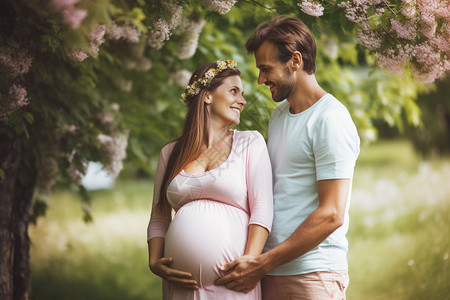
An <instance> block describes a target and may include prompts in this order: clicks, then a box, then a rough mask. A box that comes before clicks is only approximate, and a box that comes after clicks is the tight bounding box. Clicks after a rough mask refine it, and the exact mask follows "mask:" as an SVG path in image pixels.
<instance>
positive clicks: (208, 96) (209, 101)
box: [204, 91, 212, 104]
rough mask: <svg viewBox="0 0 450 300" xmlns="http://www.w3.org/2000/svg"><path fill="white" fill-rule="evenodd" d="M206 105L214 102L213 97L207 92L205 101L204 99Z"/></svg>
mask: <svg viewBox="0 0 450 300" xmlns="http://www.w3.org/2000/svg"><path fill="white" fill-rule="evenodd" d="M204 101H205V103H206V104H211V102H212V95H211V93H210V92H208V91H206V92H205V99H204Z"/></svg>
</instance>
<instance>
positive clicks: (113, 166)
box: [97, 134, 128, 177]
mask: <svg viewBox="0 0 450 300" xmlns="http://www.w3.org/2000/svg"><path fill="white" fill-rule="evenodd" d="M97 139H98V140H99V142H100V145H101V148H102V150H103V151H104V153H105V155H106V158H107V159H108V163H107V164H106V166H105V169H106V171H108V172H109V173H110V174H111V175H113V176H114V177H116V176H117V175H119V173H120V171H121V170H122V168H123V165H122V160H124V159H125V158H126V156H127V152H126V149H127V144H128V137H127V135H126V134H114V135H112V136H109V135H104V134H99V135H98V136H97Z"/></svg>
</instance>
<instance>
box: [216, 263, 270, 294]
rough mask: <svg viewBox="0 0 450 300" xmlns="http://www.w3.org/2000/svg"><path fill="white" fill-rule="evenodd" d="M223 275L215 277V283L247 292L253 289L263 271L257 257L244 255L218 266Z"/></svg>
mask: <svg viewBox="0 0 450 300" xmlns="http://www.w3.org/2000/svg"><path fill="white" fill-rule="evenodd" d="M220 270H221V271H223V272H224V274H225V275H224V276H223V277H221V278H219V279H217V280H216V281H215V282H214V284H215V285H223V286H225V287H226V288H227V289H230V290H235V291H237V292H243V293H248V292H250V291H251V290H253V289H254V288H255V287H256V286H257V285H258V283H259V282H260V280H261V278H262V277H263V276H264V274H265V272H264V270H263V269H262V268H261V265H260V263H259V262H258V260H257V257H255V256H253V255H244V256H241V257H239V258H236V259H235V260H233V261H232V262H229V263H227V264H225V265H224V266H223V267H221V268H220Z"/></svg>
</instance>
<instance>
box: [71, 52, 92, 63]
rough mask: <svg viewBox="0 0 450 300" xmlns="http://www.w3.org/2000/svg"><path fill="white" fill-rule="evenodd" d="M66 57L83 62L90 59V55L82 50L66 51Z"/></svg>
mask: <svg viewBox="0 0 450 300" xmlns="http://www.w3.org/2000/svg"><path fill="white" fill-rule="evenodd" d="M66 55H67V56H68V57H70V58H71V59H73V60H76V61H80V62H81V61H83V60H85V59H86V58H88V57H89V55H88V54H87V53H86V52H84V51H83V50H80V49H66Z"/></svg>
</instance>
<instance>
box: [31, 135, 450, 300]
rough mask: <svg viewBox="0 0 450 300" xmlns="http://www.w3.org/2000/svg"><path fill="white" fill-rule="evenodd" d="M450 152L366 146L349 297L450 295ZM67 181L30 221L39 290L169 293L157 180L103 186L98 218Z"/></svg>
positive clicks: (97, 196) (48, 299) (114, 295)
mask: <svg viewBox="0 0 450 300" xmlns="http://www.w3.org/2000/svg"><path fill="white" fill-rule="evenodd" d="M449 182H450V159H449V158H446V159H445V158H440V159H437V158H436V159H433V160H429V161H422V160H421V159H420V158H419V157H418V156H417V155H416V154H415V153H414V151H413V149H412V147H411V146H410V144H409V143H408V142H406V141H385V142H379V143H377V144H374V145H372V146H370V147H369V148H363V149H362V151H361V155H360V157H359V159H358V162H357V167H356V169H355V180H354V185H353V197H352V205H351V209H350V230H349V234H348V239H349V243H350V250H349V254H348V259H349V267H350V286H349V289H348V292H347V299H349V300H359V299H364V300H366V299H367V300H375V299H380V300H381V299H396V300H397V299H398V300H403V299H424V300H425V299H439V300H440V299H450V298H449V295H450V276H449V253H450V239H449V232H450V230H449V229H450V205H449V200H450V187H449V186H448V183H449ZM77 198H78V197H77V196H76V194H74V193H72V192H70V191H67V190H58V191H56V192H55V193H53V195H52V196H51V197H50V198H49V205H50V208H49V210H48V213H47V216H46V217H44V218H41V219H39V220H38V224H37V226H31V227H30V236H31V240H32V249H31V269H32V299H34V300H36V299H37V300H52V299H55V300H56V299H57V300H59V299H65V300H72V299H73V300H75V299H77V300H79V299H83V300H90V299H92V300H94V299H95V300H98V299H100V300H101V299H108V300H115V299H117V300H118V299H121V300H123V299H136V300H138V299H139V300H144V299H145V300H151V299H161V280H160V279H159V278H158V277H156V276H154V275H153V274H152V273H151V272H150V271H149V269H148V258H147V245H146V227H147V222H148V217H149V210H150V205H151V198H152V185H151V182H147V181H132V182H119V183H118V184H117V185H116V186H115V188H114V189H112V190H108V191H99V192H95V193H93V215H94V222H93V223H89V224H86V223H84V222H83V221H82V210H81V205H80V202H79V201H76V200H77Z"/></svg>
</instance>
